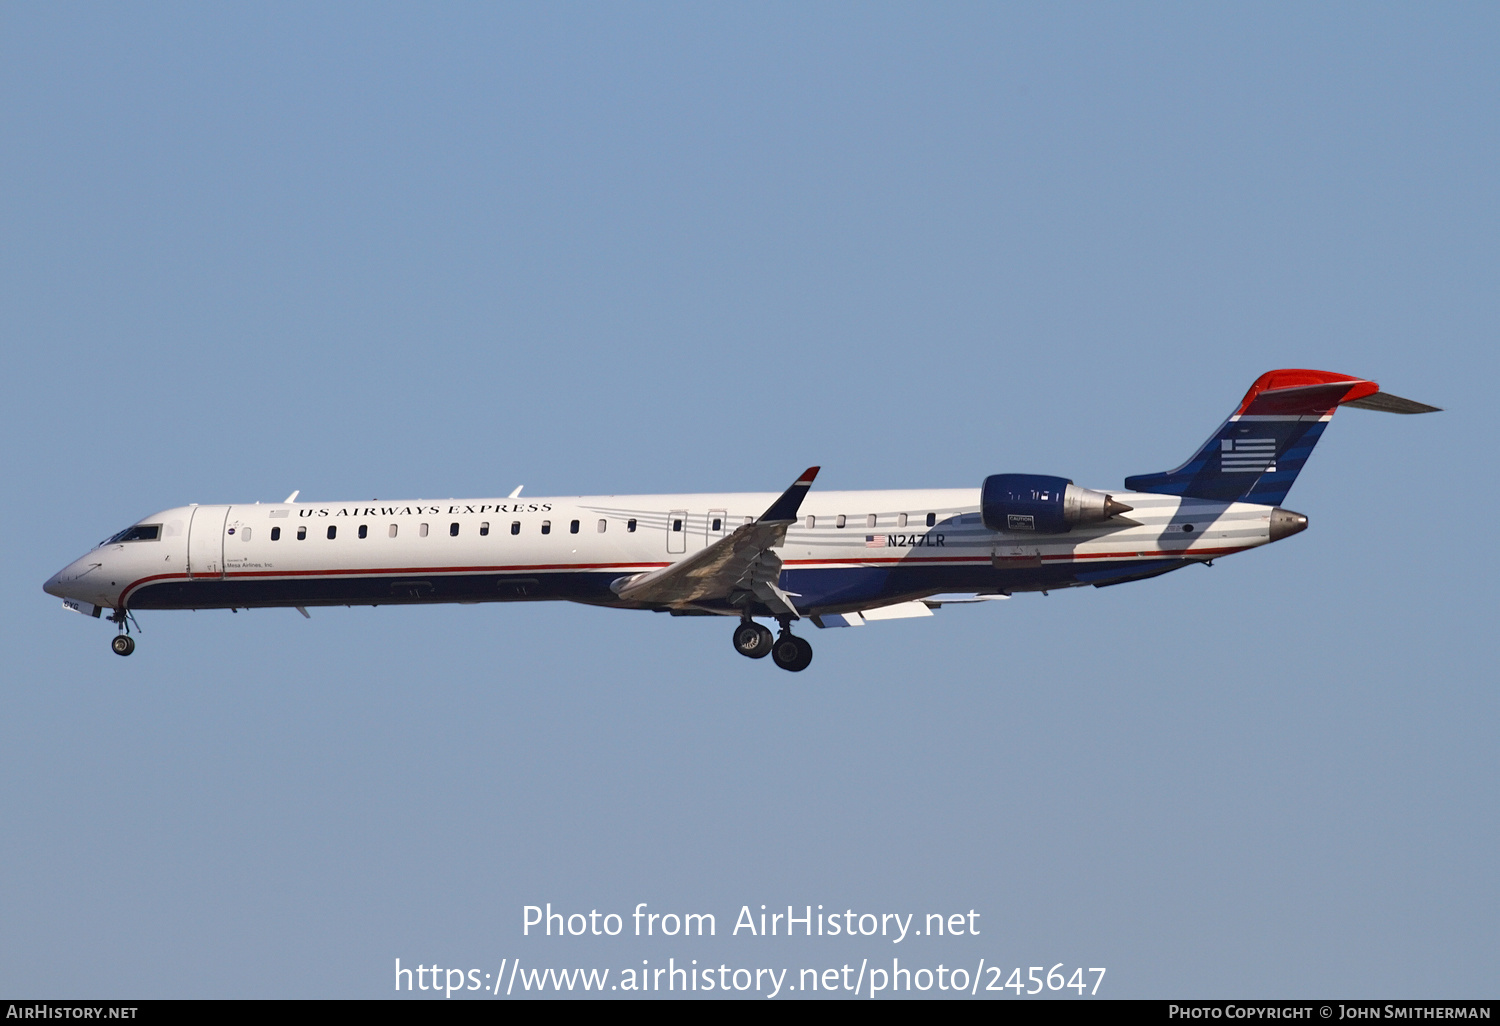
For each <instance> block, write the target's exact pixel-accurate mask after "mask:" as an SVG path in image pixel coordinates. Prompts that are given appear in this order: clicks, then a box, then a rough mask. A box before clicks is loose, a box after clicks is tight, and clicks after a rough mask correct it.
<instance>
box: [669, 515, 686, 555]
mask: <svg viewBox="0 0 1500 1026" xmlns="http://www.w3.org/2000/svg"><path fill="white" fill-rule="evenodd" d="M687 519H688V516H687V511H686V510H680V509H674V510H673V511H672V512H670V513H668V514H667V551H668V552H686V551H687Z"/></svg>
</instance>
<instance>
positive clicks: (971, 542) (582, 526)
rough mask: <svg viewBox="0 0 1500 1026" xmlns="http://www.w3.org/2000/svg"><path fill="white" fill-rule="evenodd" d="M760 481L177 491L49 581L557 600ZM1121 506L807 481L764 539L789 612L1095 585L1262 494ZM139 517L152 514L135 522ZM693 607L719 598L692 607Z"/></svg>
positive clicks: (1163, 564) (744, 505)
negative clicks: (374, 492) (1016, 519)
mask: <svg viewBox="0 0 1500 1026" xmlns="http://www.w3.org/2000/svg"><path fill="white" fill-rule="evenodd" d="M775 498H776V495H774V494H772V493H759V492H756V493H744V492H739V493H728V494H692V495H630V496H623V495H607V496H578V497H571V498H526V499H512V498H501V499H461V500H455V499H444V500H417V501H398V502H389V501H374V500H372V501H368V502H358V503H355V502H342V503H266V504H262V503H254V504H250V505H228V506H206V505H198V506H186V507H178V508H175V509H169V510H164V511H162V512H160V513H157V514H155V515H153V516H151V517H147V518H145V519H143V520H141V521H139V524H140V525H159V531H158V532H157V537H155V538H154V539H147V540H133V541H120V542H112V543H106V544H103V545H101V546H99V547H97V548H95V549H94V550H92V551H91V552H89V553H88V554H87V555H85V556H83V557H81V558H79V559H78V560H75V561H74V562H73V563H72V564H70V565H69V566H68V567H66V568H65V569H63V570H62V571H60V572H59V573H58V574H56V575H54V577H53V578H52V579H51V580H49V581H48V582H47V584H46V586H45V587H46V590H47V591H48V592H50V593H51V594H54V595H58V596H60V597H63V598H65V599H69V600H72V601H73V602H76V603H82V604H90V605H93V606H97V607H108V608H111V609H117V610H118V609H123V608H131V609H144V608H158V609H161V608H229V607H238V608H245V607H252V606H311V605H331V604H340V605H343V604H370V605H381V604H386V603H390V602H397V603H400V602H445V601H446V602H478V601H506V600H511V601H514V600H527V599H553V598H556V599H571V600H574V601H583V602H592V603H599V604H606V605H625V604H626V603H622V602H619V601H618V600H617V599H615V597H614V595H613V593H612V592H611V591H610V588H609V585H610V583H611V582H613V581H616V580H618V579H619V578H621V577H623V576H627V575H631V574H637V573H641V572H643V571H650V570H653V569H656V568H660V567H664V566H667V565H669V564H671V563H674V562H676V561H678V560H681V559H683V558H684V556H686V555H689V554H691V553H693V552H696V551H698V550H700V549H702V548H704V547H705V546H707V545H709V544H712V543H713V542H714V541H716V540H718V539H720V538H722V537H724V536H725V535H727V534H729V533H730V532H732V531H733V530H734V529H735V528H736V527H738V526H740V525H741V524H745V523H749V522H750V521H751V520H753V519H755V518H756V517H757V516H758V515H760V513H761V512H762V511H763V510H764V509H765V508H766V507H767V505H768V504H769V503H770V502H772V501H773V500H774V499H775ZM1128 498H1129V501H1130V503H1131V505H1132V507H1133V509H1132V510H1131V512H1130V513H1129V515H1128V518H1126V517H1116V518H1114V519H1113V520H1110V521H1108V522H1105V523H1102V524H1093V525H1087V526H1079V527H1077V528H1075V529H1074V530H1072V531H1070V532H1068V533H1066V534H1029V533H1022V532H996V531H991V530H989V529H987V528H986V527H985V526H984V525H983V524H982V523H981V521H980V513H979V491H978V489H974V488H954V489H942V490H902V491H857V492H856V491H851V492H819V491H815V492H812V493H810V494H809V495H808V496H807V498H806V500H805V501H804V502H803V503H802V506H801V509H800V511H799V515H798V519H797V521H796V523H795V524H794V525H792V526H791V527H790V528H789V529H788V530H787V533H786V538H785V541H784V543H783V544H782V545H780V546H779V547H778V548H777V550H776V551H777V554H778V555H779V556H780V558H781V560H782V564H783V568H784V569H783V572H782V586H783V587H784V588H785V589H786V591H787V592H789V593H791V594H794V595H797V596H800V597H799V598H798V601H797V607H798V610H799V611H801V612H812V613H815V612H818V611H820V610H827V611H839V610H845V609H860V608H873V607H878V606H881V605H885V604H890V603H895V602H901V601H906V600H909V599H911V598H913V597H919V596H923V595H933V594H938V593H944V592H954V591H976V592H985V591H989V592H1009V591H1024V590H1043V589H1047V588H1059V587H1070V586H1077V585H1080V584H1107V583H1114V582H1115V581H1119V580H1127V579H1131V578H1133V577H1136V576H1147V575H1150V574H1154V573H1158V572H1164V571H1165V570H1166V569H1173V568H1175V567H1176V566H1180V565H1186V563H1187V562H1193V561H1203V560H1208V559H1212V558H1215V557H1217V556H1221V555H1226V554H1229V553H1232V552H1238V551H1241V550H1243V549H1247V548H1252V547H1254V546H1258V545H1263V544H1265V543H1266V542H1268V541H1270V540H1271V536H1270V530H1269V524H1270V518H1271V514H1272V512H1273V508H1272V507H1269V506H1261V505H1254V504H1248V503H1226V502H1213V501H1206V500H1199V499H1190V498H1189V499H1184V498H1181V497H1179V496H1173V495H1150V494H1142V493H1131V494H1130V495H1129V496H1128ZM147 533H149V531H148V532H147ZM699 611H702V612H721V613H733V612H734V610H732V609H717V608H706V609H703V610H699Z"/></svg>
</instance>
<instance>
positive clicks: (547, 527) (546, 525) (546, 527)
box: [542, 520, 552, 534]
mask: <svg viewBox="0 0 1500 1026" xmlns="http://www.w3.org/2000/svg"><path fill="white" fill-rule="evenodd" d="M542 533H543V534H551V533H552V521H550V520H543V521H542Z"/></svg>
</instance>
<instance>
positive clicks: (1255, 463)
mask: <svg viewBox="0 0 1500 1026" xmlns="http://www.w3.org/2000/svg"><path fill="white" fill-rule="evenodd" d="M1219 450H1220V451H1219V469H1220V470H1221V471H1223V472H1224V473H1226V474H1244V473H1254V474H1260V473H1264V472H1265V471H1268V470H1275V469H1276V439H1274V438H1225V439H1221V440H1220V442H1219Z"/></svg>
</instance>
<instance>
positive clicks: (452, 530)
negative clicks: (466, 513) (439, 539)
mask: <svg viewBox="0 0 1500 1026" xmlns="http://www.w3.org/2000/svg"><path fill="white" fill-rule="evenodd" d="M448 537H449V538H457V537H458V521H456V520H455V521H454V522H453V523H451V524H449V525H448Z"/></svg>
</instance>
